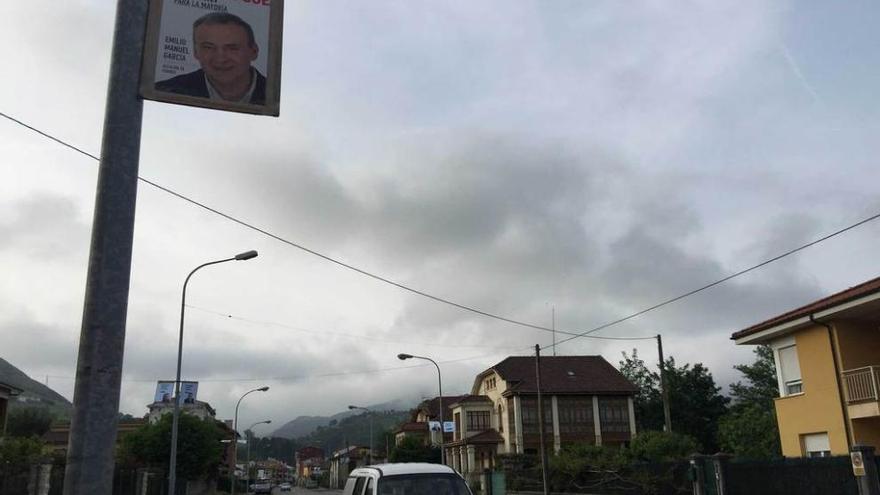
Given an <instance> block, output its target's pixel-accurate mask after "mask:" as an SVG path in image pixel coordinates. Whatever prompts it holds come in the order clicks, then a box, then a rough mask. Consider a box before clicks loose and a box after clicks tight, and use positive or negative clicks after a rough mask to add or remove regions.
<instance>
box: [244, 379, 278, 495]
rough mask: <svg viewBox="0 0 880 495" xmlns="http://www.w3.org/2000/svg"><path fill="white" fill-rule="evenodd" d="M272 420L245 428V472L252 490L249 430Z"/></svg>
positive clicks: (252, 430)
mask: <svg viewBox="0 0 880 495" xmlns="http://www.w3.org/2000/svg"><path fill="white" fill-rule="evenodd" d="M266 388H269V387H266ZM271 422H272V420H271V419H267V420H266V421H257V422H256V423H254V424H252V425H251V426H250V428H248V429H247V430H244V438H245V439H247V464H246V465H245V466H246V467H245V469H244V472H245V475H246V476H245V480H247V485H248V490H250V486H251V437H249V436H248V434H247V432H249V431H250V432H251V433H253V432H254V426H257V425H263V424H266V425H267V424H269V423H271Z"/></svg>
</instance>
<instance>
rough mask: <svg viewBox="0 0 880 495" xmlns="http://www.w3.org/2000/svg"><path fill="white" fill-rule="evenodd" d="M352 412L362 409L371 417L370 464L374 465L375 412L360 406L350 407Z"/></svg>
mask: <svg viewBox="0 0 880 495" xmlns="http://www.w3.org/2000/svg"><path fill="white" fill-rule="evenodd" d="M348 408H349V409H350V410H352V411H353V410H355V409H360V410H362V411H366V412H367V414H369V415H370V461H369V464H372V463H373V411H370V410H369V409H367V408H366V407H360V406H348Z"/></svg>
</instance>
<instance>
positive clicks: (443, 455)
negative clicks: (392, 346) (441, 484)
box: [397, 354, 446, 464]
mask: <svg viewBox="0 0 880 495" xmlns="http://www.w3.org/2000/svg"><path fill="white" fill-rule="evenodd" d="M413 358H415V359H424V360H425V361H431V362H432V363H434V367H435V368H437V388H438V389H439V392H440V398H439V400H440V463H441V464H446V447H444V440H445V438H444V435H445V432H444V431H443V378H442V377H441V374H440V365H438V364H437V361H434V360H433V359H431V358H429V357H425V356H414V355H412V354H398V355H397V359H400V360H401V361H402V360H405V359H413Z"/></svg>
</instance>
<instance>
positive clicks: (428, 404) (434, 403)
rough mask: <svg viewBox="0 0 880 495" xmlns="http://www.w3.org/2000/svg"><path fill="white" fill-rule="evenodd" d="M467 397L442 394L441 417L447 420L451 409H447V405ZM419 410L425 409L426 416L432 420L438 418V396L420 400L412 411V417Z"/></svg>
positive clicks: (450, 414) (450, 416) (450, 415)
mask: <svg viewBox="0 0 880 495" xmlns="http://www.w3.org/2000/svg"><path fill="white" fill-rule="evenodd" d="M465 397H467V395H444V396H443V409H444V411H443V418H444V419H446V420H449V419H450V418H452V410H451V409H449V406H451V405H452V404H455V403H456V402H459V401H461V400H462V399H464V398H465ZM419 411H426V412H427V413H428V417H430V418H431V419H433V420H437V421H439V420H440V398H439V397H434V398H433V399H429V400H425V401H422V402H421V404H419V405H418V406H417V407H416V409H415V411H414V412H413V419H415V417H416V416H417V415H418V413H419Z"/></svg>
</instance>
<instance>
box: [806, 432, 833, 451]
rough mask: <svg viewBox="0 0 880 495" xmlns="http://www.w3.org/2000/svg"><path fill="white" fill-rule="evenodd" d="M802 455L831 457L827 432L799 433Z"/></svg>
mask: <svg viewBox="0 0 880 495" xmlns="http://www.w3.org/2000/svg"><path fill="white" fill-rule="evenodd" d="M801 444H802V445H803V447H804V457H831V444H830V442H828V433H812V434H809V435H801Z"/></svg>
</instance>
